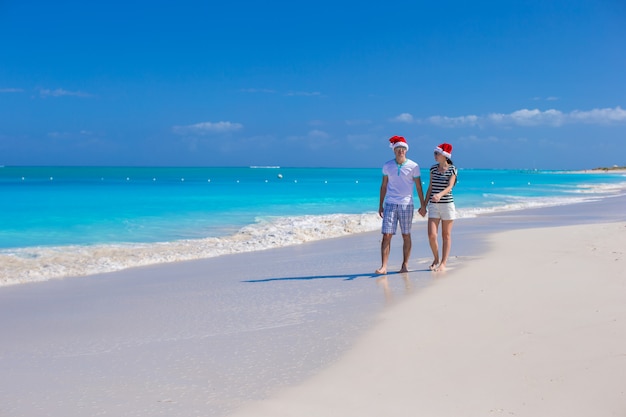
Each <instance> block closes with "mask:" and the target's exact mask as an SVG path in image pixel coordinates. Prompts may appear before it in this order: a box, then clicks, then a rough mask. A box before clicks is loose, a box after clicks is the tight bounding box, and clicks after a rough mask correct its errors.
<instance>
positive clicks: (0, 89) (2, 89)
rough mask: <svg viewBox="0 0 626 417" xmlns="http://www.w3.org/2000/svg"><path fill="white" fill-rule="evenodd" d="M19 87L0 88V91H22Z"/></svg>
mask: <svg viewBox="0 0 626 417" xmlns="http://www.w3.org/2000/svg"><path fill="white" fill-rule="evenodd" d="M23 92H24V90H22V89H21V88H0V93H23Z"/></svg>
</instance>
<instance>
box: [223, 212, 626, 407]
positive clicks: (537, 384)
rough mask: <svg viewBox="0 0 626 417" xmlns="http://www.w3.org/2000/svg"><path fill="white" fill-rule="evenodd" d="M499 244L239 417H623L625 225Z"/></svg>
mask: <svg viewBox="0 0 626 417" xmlns="http://www.w3.org/2000/svg"><path fill="white" fill-rule="evenodd" d="M489 242H490V243H489V244H490V249H489V250H488V252H487V253H486V254H485V256H483V257H481V258H480V259H477V260H474V261H472V262H469V263H468V264H467V265H464V266H463V268H462V269H460V270H457V271H453V272H452V273H451V274H450V275H448V276H446V277H445V278H444V279H441V280H439V281H438V282H437V283H436V284H435V285H434V286H431V287H429V288H428V289H427V290H426V291H423V292H422V293H421V294H420V295H419V296H416V297H413V298H411V299H409V300H406V301H405V302H404V303H403V304H401V305H398V306H397V307H396V308H394V309H392V310H388V311H386V312H385V313H384V314H383V315H382V318H381V320H380V321H379V322H378V323H377V324H376V325H375V326H374V327H373V328H372V329H370V330H368V331H367V332H366V333H365V334H364V335H363V336H362V337H360V338H359V340H358V341H357V342H356V344H355V346H354V347H353V348H352V349H350V350H349V351H348V352H347V353H346V354H345V355H344V356H343V357H342V358H341V359H340V360H339V361H337V362H335V363H333V364H331V365H329V366H328V367H327V368H325V369H323V370H321V371H320V372H319V373H317V374H316V375H314V376H313V377H312V378H310V379H308V380H306V381H305V382H304V383H302V384H300V385H297V386H295V387H289V388H287V389H284V390H281V391H280V392H279V393H277V394H276V395H274V396H272V397H270V398H268V399H266V400H263V401H260V402H256V403H253V404H249V405H247V406H245V407H243V408H242V409H239V410H237V411H236V412H234V413H232V414H230V416H231V417H248V416H254V417H265V416H267V417H269V416H272V417H282V416H284V417H287V416H294V415H298V416H303V417H308V416H311V417H314V416H315V417H317V416H346V415H358V416H366V417H367V416H372V417H375V416H381V415H390V416H404V415H411V414H416V415H429V416H438V417H456V416H460V415H462V416H485V415H516V416H539V415H567V416H572V417H574V416H576V417H578V416H579V417H587V416H590V415H603V416H608V415H615V416H617V415H623V413H624V411H626V391H625V390H624V389H623V375H624V371H626V360H625V357H626V328H625V327H624V323H625V322H626V308H625V307H624V303H623V294H624V293H625V292H624V290H626V275H625V274H624V270H625V269H624V267H625V265H626V252H624V250H623V248H624V247H626V221H622V222H617V223H602V224H597V225H593V226H591V225H588V224H585V225H574V226H572V225H569V226H558V227H552V228H540V229H518V230H509V231H504V232H499V233H496V234H494V235H491V236H490V238H489ZM529 242H533V244H534V247H532V248H531V247H529V246H528V243H529ZM522 253H523V254H524V256H523V257H520V256H519V255H520V254H522ZM529 263H530V264H531V265H533V267H532V268H530V269H529V268H528V264H529Z"/></svg>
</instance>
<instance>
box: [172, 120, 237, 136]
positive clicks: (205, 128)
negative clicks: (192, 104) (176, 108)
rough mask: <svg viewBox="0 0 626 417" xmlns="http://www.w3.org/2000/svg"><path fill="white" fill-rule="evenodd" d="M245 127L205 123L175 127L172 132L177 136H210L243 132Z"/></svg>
mask: <svg viewBox="0 0 626 417" xmlns="http://www.w3.org/2000/svg"><path fill="white" fill-rule="evenodd" d="M242 128H243V125H242V124H240V123H232V122H203V123H196V124H193V125H187V126H174V127H173V128H172V132H174V133H176V134H177V135H210V134H216V133H230V132H236V131H238V130H241V129H242Z"/></svg>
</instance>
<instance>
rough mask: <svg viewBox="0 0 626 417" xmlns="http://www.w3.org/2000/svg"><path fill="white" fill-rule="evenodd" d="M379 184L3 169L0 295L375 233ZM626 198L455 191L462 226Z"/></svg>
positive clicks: (624, 181)
mask: <svg viewBox="0 0 626 417" xmlns="http://www.w3.org/2000/svg"><path fill="white" fill-rule="evenodd" d="M422 168H423V169H422V178H423V182H424V190H425V189H426V186H427V185H428V170H427V168H428V167H422ZM380 181H381V170H380V168H359V169H348V168H337V169H333V168H281V167H243V168H201V167H197V168H172V167H168V168H162V167H156V168H151V167H1V168H0V195H2V204H0V285H3V284H12V283H20V282H29V281H37V280H46V279H50V278H54V277H61V276H74V275H88V274H94V273H100V272H108V271H114V270H119V269H123V268H128V267H132V266H139V265H147V264H153V263H159V262H170V261H177V260H187V259H198V258H204V257H211V256H217V255H221V254H227V253H235V252H242V251H251V250H262V249H268V248H273V247H280V246H285V245H292V244H298V243H302V242H306V241H311V240H318V239H325V238H331V237H337V236H342V235H346V234H350V233H358V232H363V231H371V230H377V229H378V228H379V227H380V219H379V218H378V216H377V213H376V210H377V207H378V192H379V188H380ZM625 192H626V176H625V175H623V174H614V173H587V172H568V171H537V170H532V171H531V170H475V169H461V170H460V171H459V182H458V184H457V186H456V187H455V189H454V195H455V200H456V204H457V208H458V209H459V214H460V216H461V217H475V216H478V215H481V214H485V213H493V212H497V211H507V210H517V209H524V208H531V207H545V206H554V205H562V204H574V203H577V202H583V201H589V200H596V199H602V198H609V197H612V196H615V195H622V194H624V193H625ZM417 221H420V220H419V219H418V220H417Z"/></svg>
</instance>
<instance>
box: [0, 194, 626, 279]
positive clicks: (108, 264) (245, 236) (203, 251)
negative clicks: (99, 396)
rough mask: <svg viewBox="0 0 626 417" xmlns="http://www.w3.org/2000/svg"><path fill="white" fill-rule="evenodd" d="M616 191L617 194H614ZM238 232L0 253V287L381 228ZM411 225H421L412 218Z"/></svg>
mask: <svg viewBox="0 0 626 417" xmlns="http://www.w3.org/2000/svg"><path fill="white" fill-rule="evenodd" d="M619 191H621V193H620V192H619ZM623 192H624V189H623V184H621V186H618V187H612V186H609V185H607V186H604V187H601V188H599V187H598V186H597V185H596V186H594V187H589V188H587V187H579V189H578V191H577V193H572V194H571V197H558V198H546V197H537V198H527V197H519V196H518V197H515V196H496V195H494V194H491V195H489V194H487V195H484V196H485V197H486V198H487V199H488V200H493V201H503V203H501V204H499V205H494V206H489V207H471V208H459V209H458V215H459V217H460V218H471V217H476V216H479V215H484V214H489V213H498V212H505V211H513V210H523V209H528V208H539V207H550V206H559V205H567V204H575V203H581V202H585V201H593V200H597V199H601V198H605V197H607V196H611V195H619V194H622V193H623ZM257 220H258V221H257V222H256V223H255V224H253V225H250V226H247V227H244V228H242V229H241V230H239V231H238V232H237V233H235V234H233V235H230V236H224V237H215V238H205V239H188V240H178V241H173V242H162V243H143V244H130V243H129V244H107V245H92V246H80V245H75V246H59V247H31V248H19V249H5V250H0V265H2V268H1V269H0V286H5V285H12V284H20V283H27V282H37V281H46V280H49V279H53V278H62V277H70V276H85V275H93V274H99V273H105V272H113V271H118V270H122V269H127V268H132V267H138V266H146V265H152V264H159V263H167V262H177V261H186V260H194V259H203V258H211V257H215V256H221V255H227V254H233V253H242V252H251V251H260V250H266V249H272V248H278V247H284V246H289V245H297V244H301V243H305V242H311V241H315V240H322V239H329V238H334V237H341V236H346V235H350V234H353V233H361V232H368V231H374V230H380V218H379V217H378V214H377V213H375V212H370V213H365V214H332V215H307V216H298V217H281V218H262V219H257ZM416 221H423V219H421V217H419V216H416Z"/></svg>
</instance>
